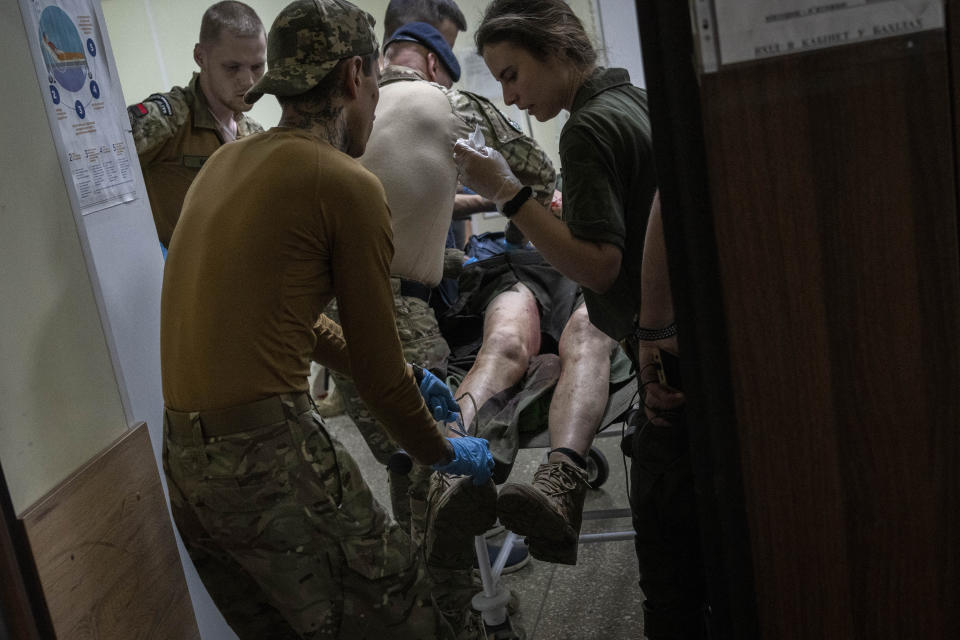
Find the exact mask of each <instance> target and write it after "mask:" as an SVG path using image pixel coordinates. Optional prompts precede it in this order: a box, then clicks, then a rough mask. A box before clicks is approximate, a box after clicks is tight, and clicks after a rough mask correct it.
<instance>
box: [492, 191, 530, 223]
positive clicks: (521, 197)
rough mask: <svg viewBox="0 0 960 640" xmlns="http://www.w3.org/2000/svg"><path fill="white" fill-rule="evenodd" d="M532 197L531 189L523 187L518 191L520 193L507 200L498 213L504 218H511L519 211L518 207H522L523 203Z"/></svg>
mask: <svg viewBox="0 0 960 640" xmlns="http://www.w3.org/2000/svg"><path fill="white" fill-rule="evenodd" d="M532 195H533V187H529V186H527V187H524V188H523V189H520V192H519V193H517V195H515V196H513V197H512V198H510V199H509V200H507V201H506V202H505V203H504V205H503V208H502V209H500V213H502V214H503V215H504V217H505V218H512V217H513V215H514V214H515V213H516V212H517V211H520V207H522V206H523V203H524V202H526V201H527V200H529V199H530V196H532Z"/></svg>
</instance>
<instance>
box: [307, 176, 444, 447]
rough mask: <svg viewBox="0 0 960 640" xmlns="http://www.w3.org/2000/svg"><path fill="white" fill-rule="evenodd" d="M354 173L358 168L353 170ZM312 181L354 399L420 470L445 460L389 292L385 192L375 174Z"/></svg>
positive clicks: (389, 243) (389, 251)
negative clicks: (403, 344)
mask: <svg viewBox="0 0 960 640" xmlns="http://www.w3.org/2000/svg"><path fill="white" fill-rule="evenodd" d="M358 167H359V165H358ZM361 171H362V173H358V174H355V175H349V176H342V177H341V178H340V179H335V180H330V179H327V180H318V183H323V187H322V188H323V189H324V190H325V193H324V194H323V196H322V197H320V198H318V199H319V200H320V201H321V202H323V203H324V205H323V209H324V210H323V216H322V220H323V223H324V225H325V226H326V229H325V231H326V235H327V237H328V239H329V246H330V253H331V255H330V258H331V278H332V281H333V289H334V293H335V294H336V297H337V305H338V311H339V314H340V326H341V327H342V329H343V337H344V339H345V341H346V347H347V353H348V356H349V365H350V372H351V373H352V376H353V380H354V383H355V384H356V386H357V391H358V392H359V394H360V397H361V398H362V399H363V401H364V402H365V403H366V405H367V407H368V408H369V409H370V411H371V413H373V415H374V416H375V417H376V418H377V419H378V420H379V421H380V422H381V423H382V424H383V425H384V426H385V427H386V428H387V430H388V431H389V432H390V435H391V436H393V438H394V439H395V440H396V441H397V442H398V443H399V444H400V446H401V447H403V448H404V449H406V450H407V452H408V453H410V454H411V455H412V456H413V457H414V458H416V459H417V461H419V462H420V463H422V464H431V463H434V462H437V461H439V460H441V459H443V458H444V457H445V456H446V442H445V441H444V438H443V436H442V435H441V434H440V431H439V430H438V429H437V426H436V423H435V422H434V420H433V417H432V416H431V415H430V413H429V412H428V411H427V407H426V405H425V404H424V402H423V398H422V397H421V395H420V391H419V389H418V388H417V385H416V383H415V382H414V380H413V376H412V375H411V374H410V373H409V372H408V369H407V364H406V361H405V360H404V357H403V351H402V349H401V346H400V338H399V336H398V334H397V326H396V319H395V317H394V306H393V293H392V290H391V288H390V262H391V260H392V259H393V240H392V233H391V230H390V212H389V209H388V208H387V204H386V197H385V195H384V192H383V187H382V186H381V185H380V183H379V182H378V181H377V179H376V178H375V177H374V176H373V174H371V173H369V172H367V171H366V170H362V169H361Z"/></svg>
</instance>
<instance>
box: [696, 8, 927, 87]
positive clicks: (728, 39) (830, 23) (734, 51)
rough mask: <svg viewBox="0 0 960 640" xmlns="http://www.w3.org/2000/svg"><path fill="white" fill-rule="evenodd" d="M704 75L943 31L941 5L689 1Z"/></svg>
mask: <svg viewBox="0 0 960 640" xmlns="http://www.w3.org/2000/svg"><path fill="white" fill-rule="evenodd" d="M691 6H692V9H693V15H694V18H695V20H696V28H697V32H698V35H699V41H700V54H701V63H702V66H703V70H704V71H706V72H710V71H716V70H717V69H718V68H719V67H720V66H723V65H727V64H734V63H738V62H748V61H751V60H760V59H763V58H769V57H773V56H782V55H787V54H791V53H799V52H802V51H811V50H815V49H824V48H827V47H836V46H841V45H844V44H851V43H854V42H862V41H866V40H875V39H879V38H887V37H890V36H900V35H906V34H909V33H915V32H918V31H927V30H930V29H941V28H943V26H944V12H943V0H691Z"/></svg>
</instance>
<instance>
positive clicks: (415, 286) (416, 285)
mask: <svg viewBox="0 0 960 640" xmlns="http://www.w3.org/2000/svg"><path fill="white" fill-rule="evenodd" d="M431 292H432V289H431V288H430V287H428V286H427V285H425V284H423V283H422V282H417V281H416V280H406V279H404V278H400V295H402V296H406V297H410V298H420V299H421V300H423V301H424V302H430V293H431Z"/></svg>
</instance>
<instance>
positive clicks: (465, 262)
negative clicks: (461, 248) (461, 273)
mask: <svg viewBox="0 0 960 640" xmlns="http://www.w3.org/2000/svg"><path fill="white" fill-rule="evenodd" d="M474 262H477V259H476V258H475V257H474V256H470V257H469V258H467V259H466V260H464V261H463V266H467V265H468V264H473V263H474Z"/></svg>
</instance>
